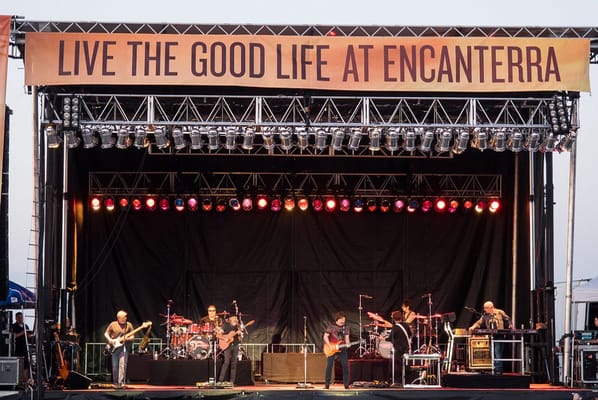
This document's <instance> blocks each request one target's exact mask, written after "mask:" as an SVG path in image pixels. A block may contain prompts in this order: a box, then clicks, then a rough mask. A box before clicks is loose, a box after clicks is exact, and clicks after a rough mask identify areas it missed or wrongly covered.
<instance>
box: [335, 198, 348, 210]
mask: <svg viewBox="0 0 598 400" xmlns="http://www.w3.org/2000/svg"><path fill="white" fill-rule="evenodd" d="M338 209H339V210H341V211H342V212H347V211H349V210H350V209H351V201H350V200H349V199H348V198H346V197H343V198H342V199H341V201H340V202H339V206H338Z"/></svg>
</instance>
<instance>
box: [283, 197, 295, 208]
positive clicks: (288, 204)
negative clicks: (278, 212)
mask: <svg viewBox="0 0 598 400" xmlns="http://www.w3.org/2000/svg"><path fill="white" fill-rule="evenodd" d="M284 209H285V210H287V211H293V210H294V209H295V198H294V197H293V196H291V195H288V196H286V197H285V198H284Z"/></svg>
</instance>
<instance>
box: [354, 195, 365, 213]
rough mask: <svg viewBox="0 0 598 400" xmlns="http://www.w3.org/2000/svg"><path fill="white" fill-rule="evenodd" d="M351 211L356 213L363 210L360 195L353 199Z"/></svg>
mask: <svg viewBox="0 0 598 400" xmlns="http://www.w3.org/2000/svg"><path fill="white" fill-rule="evenodd" d="M353 211H354V212H356V213H360V212H362V211H363V199H362V198H361V197H358V198H356V199H355V200H353Z"/></svg>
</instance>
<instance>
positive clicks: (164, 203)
mask: <svg viewBox="0 0 598 400" xmlns="http://www.w3.org/2000/svg"><path fill="white" fill-rule="evenodd" d="M158 206H159V207H160V210H162V211H168V210H169V209H170V201H169V200H168V197H160V199H159V200H158Z"/></svg>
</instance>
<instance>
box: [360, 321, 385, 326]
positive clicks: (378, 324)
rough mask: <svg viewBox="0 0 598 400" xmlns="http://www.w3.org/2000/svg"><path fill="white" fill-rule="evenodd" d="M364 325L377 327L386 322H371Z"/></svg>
mask: <svg viewBox="0 0 598 400" xmlns="http://www.w3.org/2000/svg"><path fill="white" fill-rule="evenodd" d="M363 326H376V327H384V324H382V323H380V322H370V323H369V324H366V325H363Z"/></svg>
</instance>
